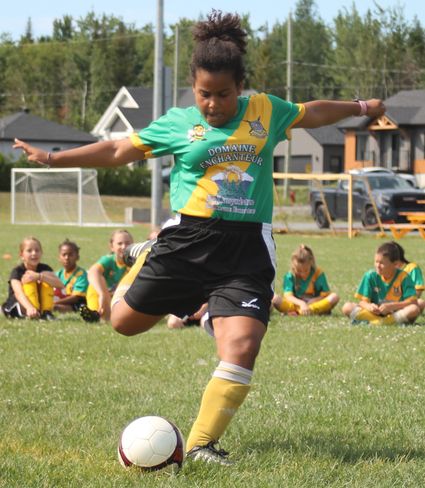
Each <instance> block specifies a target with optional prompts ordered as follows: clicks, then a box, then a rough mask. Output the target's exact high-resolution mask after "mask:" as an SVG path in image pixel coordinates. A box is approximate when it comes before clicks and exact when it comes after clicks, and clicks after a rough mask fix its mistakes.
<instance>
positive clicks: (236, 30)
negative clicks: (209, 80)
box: [190, 10, 247, 84]
mask: <svg viewBox="0 0 425 488" xmlns="http://www.w3.org/2000/svg"><path fill="white" fill-rule="evenodd" d="M246 36H247V34H246V32H245V31H244V30H243V29H242V27H241V19H240V17H239V15H238V14H230V13H227V14H223V13H222V12H221V11H219V10H212V12H211V13H210V14H208V16H207V20H205V21H200V22H198V23H197V24H196V25H195V26H194V28H193V38H194V40H195V41H196V46H195V50H194V52H193V55H192V62H191V64H190V69H191V73H192V79H193V80H195V79H196V70H197V69H204V70H206V71H209V72H217V71H229V72H232V73H233V76H234V79H235V81H236V83H237V84H240V83H242V82H243V80H244V78H245V66H244V61H243V55H244V54H245V53H246V44H247V41H246Z"/></svg>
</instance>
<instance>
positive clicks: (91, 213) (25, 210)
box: [11, 168, 113, 226]
mask: <svg viewBox="0 0 425 488" xmlns="http://www.w3.org/2000/svg"><path fill="white" fill-rule="evenodd" d="M11 222H12V224H55V225H81V226H83V225H87V226H107V225H113V224H112V222H111V220H110V219H109V217H108V215H107V214H106V212H105V209H104V208H103V205H102V201H101V199H100V195H99V189H98V186H97V171H96V170H95V169H82V168H62V169H58V168H51V169H44V168H14V169H12V177H11Z"/></svg>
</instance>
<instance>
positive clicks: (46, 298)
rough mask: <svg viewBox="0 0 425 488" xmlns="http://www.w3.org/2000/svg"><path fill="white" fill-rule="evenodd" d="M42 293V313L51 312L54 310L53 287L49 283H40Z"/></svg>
mask: <svg viewBox="0 0 425 488" xmlns="http://www.w3.org/2000/svg"><path fill="white" fill-rule="evenodd" d="M38 286H39V291H40V302H41V310H40V311H41V312H51V311H52V310H53V296H54V290H53V287H52V286H50V285H49V284H48V283H44V281H43V282H42V283H40V284H39V285H38Z"/></svg>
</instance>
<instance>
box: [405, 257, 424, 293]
mask: <svg viewBox="0 0 425 488" xmlns="http://www.w3.org/2000/svg"><path fill="white" fill-rule="evenodd" d="M401 269H402V270H403V271H406V273H407V274H408V275H409V276H410V278H411V279H412V281H413V284H414V285H415V290H416V291H418V292H422V291H424V290H425V285H424V277H423V275H422V270H421V268H420V267H419V266H418V265H417V264H416V263H407V264H406V265H404V266H403V267H402V268H401Z"/></svg>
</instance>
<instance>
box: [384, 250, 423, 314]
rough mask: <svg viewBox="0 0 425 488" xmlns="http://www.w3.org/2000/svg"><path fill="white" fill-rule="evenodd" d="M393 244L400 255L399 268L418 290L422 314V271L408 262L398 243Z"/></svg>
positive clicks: (417, 295) (414, 264) (417, 294)
mask: <svg viewBox="0 0 425 488" xmlns="http://www.w3.org/2000/svg"><path fill="white" fill-rule="evenodd" d="M391 244H393V245H394V246H396V248H397V249H398V252H399V254H400V261H398V262H397V266H398V267H399V268H400V269H402V270H403V271H406V273H407V274H408V275H409V276H410V278H411V280H412V281H413V284H414V286H415V290H416V298H417V299H418V305H419V308H420V309H421V312H423V310H424V309H425V300H423V299H422V298H421V295H422V292H423V291H424V289H425V285H424V277H423V275H422V270H421V268H420V267H419V266H418V265H417V264H416V263H413V262H411V261H408V260H407V258H406V256H405V254H404V249H403V248H402V247H401V246H400V244H399V243H398V242H395V241H391Z"/></svg>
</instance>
